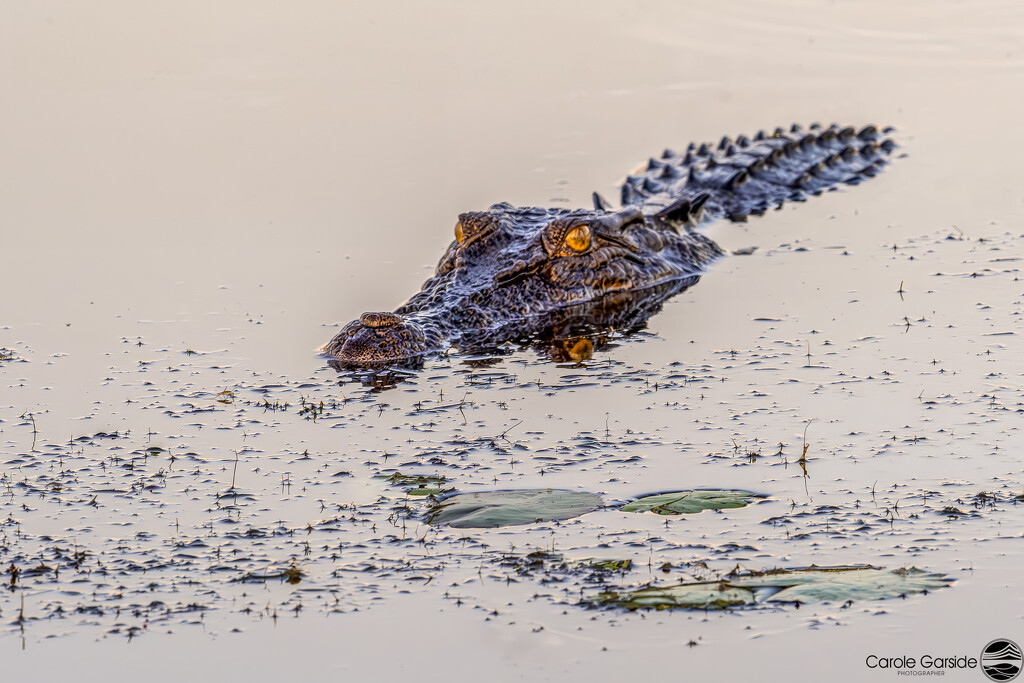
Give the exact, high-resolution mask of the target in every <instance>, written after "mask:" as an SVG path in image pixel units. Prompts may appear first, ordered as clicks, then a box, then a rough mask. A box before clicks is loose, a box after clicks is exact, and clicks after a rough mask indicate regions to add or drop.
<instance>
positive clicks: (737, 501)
mask: <svg viewBox="0 0 1024 683" xmlns="http://www.w3.org/2000/svg"><path fill="white" fill-rule="evenodd" d="M755 498H763V496H760V495H759V494H756V493H751V492H750V491H725V490H718V489H696V490H693V491H672V492H670V493H659V494H657V495H653V496H644V497H643V498H638V499H637V500H634V501H633V502H632V503H627V504H626V505H623V506H622V507H621V508H620V509H621V510H622V511H623V512H654V513H657V514H659V515H691V514H694V513H697V512H703V511H704V510H725V509H730V508H743V507H746V506H747V505H749V504H750V503H752V502H753V501H754V499H755Z"/></svg>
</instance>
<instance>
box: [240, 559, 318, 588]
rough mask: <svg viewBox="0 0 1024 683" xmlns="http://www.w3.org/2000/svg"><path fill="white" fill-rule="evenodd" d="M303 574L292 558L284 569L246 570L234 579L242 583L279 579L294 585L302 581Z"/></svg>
mask: <svg viewBox="0 0 1024 683" xmlns="http://www.w3.org/2000/svg"><path fill="white" fill-rule="evenodd" d="M303 576H305V574H303V573H302V570H301V569H299V567H298V565H297V564H296V563H295V561H294V560H292V562H291V564H289V565H288V566H287V567H285V568H284V569H279V570H275V571H271V570H267V571H265V572H262V573H261V572H246V573H245V574H243V575H242V576H240V577H239V578H237V579H235V581H238V582H242V583H266V582H267V581H275V580H280V581H285V582H287V583H290V584H292V585H295V584H297V583H299V582H300V581H302V577H303Z"/></svg>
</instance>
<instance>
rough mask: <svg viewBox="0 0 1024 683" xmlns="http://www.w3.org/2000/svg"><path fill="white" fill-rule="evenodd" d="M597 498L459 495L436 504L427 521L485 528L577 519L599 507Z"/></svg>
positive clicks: (544, 492)
mask: <svg viewBox="0 0 1024 683" xmlns="http://www.w3.org/2000/svg"><path fill="white" fill-rule="evenodd" d="M601 505H602V501H601V498H600V496H597V495H595V494H593V493H585V492H581V491H566V490H560V489H515V490H511V491H484V492H482V493H461V494H457V495H454V496H451V497H450V498H446V499H445V500H443V501H441V502H440V503H438V504H437V505H436V506H434V507H433V508H432V509H431V510H430V511H429V512H428V513H427V521H428V522H429V523H430V524H434V525H441V524H444V525H447V526H451V527H455V528H459V529H463V528H465V529H487V528H494V527H503V526H516V525H519V524H534V523H536V522H553V521H558V520H563V519H570V518H572V517H578V516H579V515H582V514H585V513H587V512H593V511H594V510H596V509H598V508H599V507H601Z"/></svg>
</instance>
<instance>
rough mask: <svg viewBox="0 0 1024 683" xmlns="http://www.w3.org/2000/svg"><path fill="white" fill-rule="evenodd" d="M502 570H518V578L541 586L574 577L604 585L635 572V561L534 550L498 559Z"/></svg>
mask: <svg viewBox="0 0 1024 683" xmlns="http://www.w3.org/2000/svg"><path fill="white" fill-rule="evenodd" d="M498 564H499V565H500V566H502V567H506V568H510V569H513V570H515V573H516V574H517V575H518V576H525V577H530V578H534V577H536V576H538V575H539V579H540V581H541V583H550V582H552V581H565V580H566V579H568V578H569V577H574V578H576V579H579V580H581V581H582V582H584V583H603V582H604V581H606V580H607V579H608V578H609V577H610V576H612V575H618V576H621V575H623V574H625V573H626V572H627V571H629V570H630V569H632V567H633V561H632V560H623V559H595V558H592V557H587V558H582V559H569V558H566V557H565V556H563V555H562V554H561V553H556V552H553V551H548V550H534V551H533V552H530V553H525V554H517V553H505V554H503V555H502V556H501V558H500V559H499V560H498Z"/></svg>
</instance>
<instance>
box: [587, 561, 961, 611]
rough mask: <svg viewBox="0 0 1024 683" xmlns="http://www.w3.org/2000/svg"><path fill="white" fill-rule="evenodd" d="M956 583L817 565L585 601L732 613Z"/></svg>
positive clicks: (910, 573)
mask: <svg viewBox="0 0 1024 683" xmlns="http://www.w3.org/2000/svg"><path fill="white" fill-rule="evenodd" d="M951 582H952V579H949V578H947V577H946V575H945V574H933V573H929V572H926V571H923V570H921V569H917V568H916V567H909V568H903V569H882V568H878V567H872V566H870V565H842V566H834V567H816V566H814V565H812V566H810V567H803V568H799V569H774V570H771V571H766V572H744V573H736V574H730V575H727V576H726V577H725V578H723V579H722V580H719V581H693V582H683V583H679V584H676V585H672V586H651V587H647V588H641V589H639V590H633V591H619V592H616V591H608V592H604V593H600V594H599V595H597V596H595V597H593V598H590V599H588V600H584V601H583V604H586V605H591V606H598V607H600V606H612V607H624V608H626V609H642V608H652V609H726V608H729V607H741V606H754V605H758V604H763V603H797V604H801V603H818V602H825V603H852V602H853V601H854V600H885V599H888V598H900V597H901V598H905V597H907V596H908V595H912V594H916V593H927V592H928V591H930V590H935V589H937V588H943V587H946V586H948V585H949V584H950V583H951Z"/></svg>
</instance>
